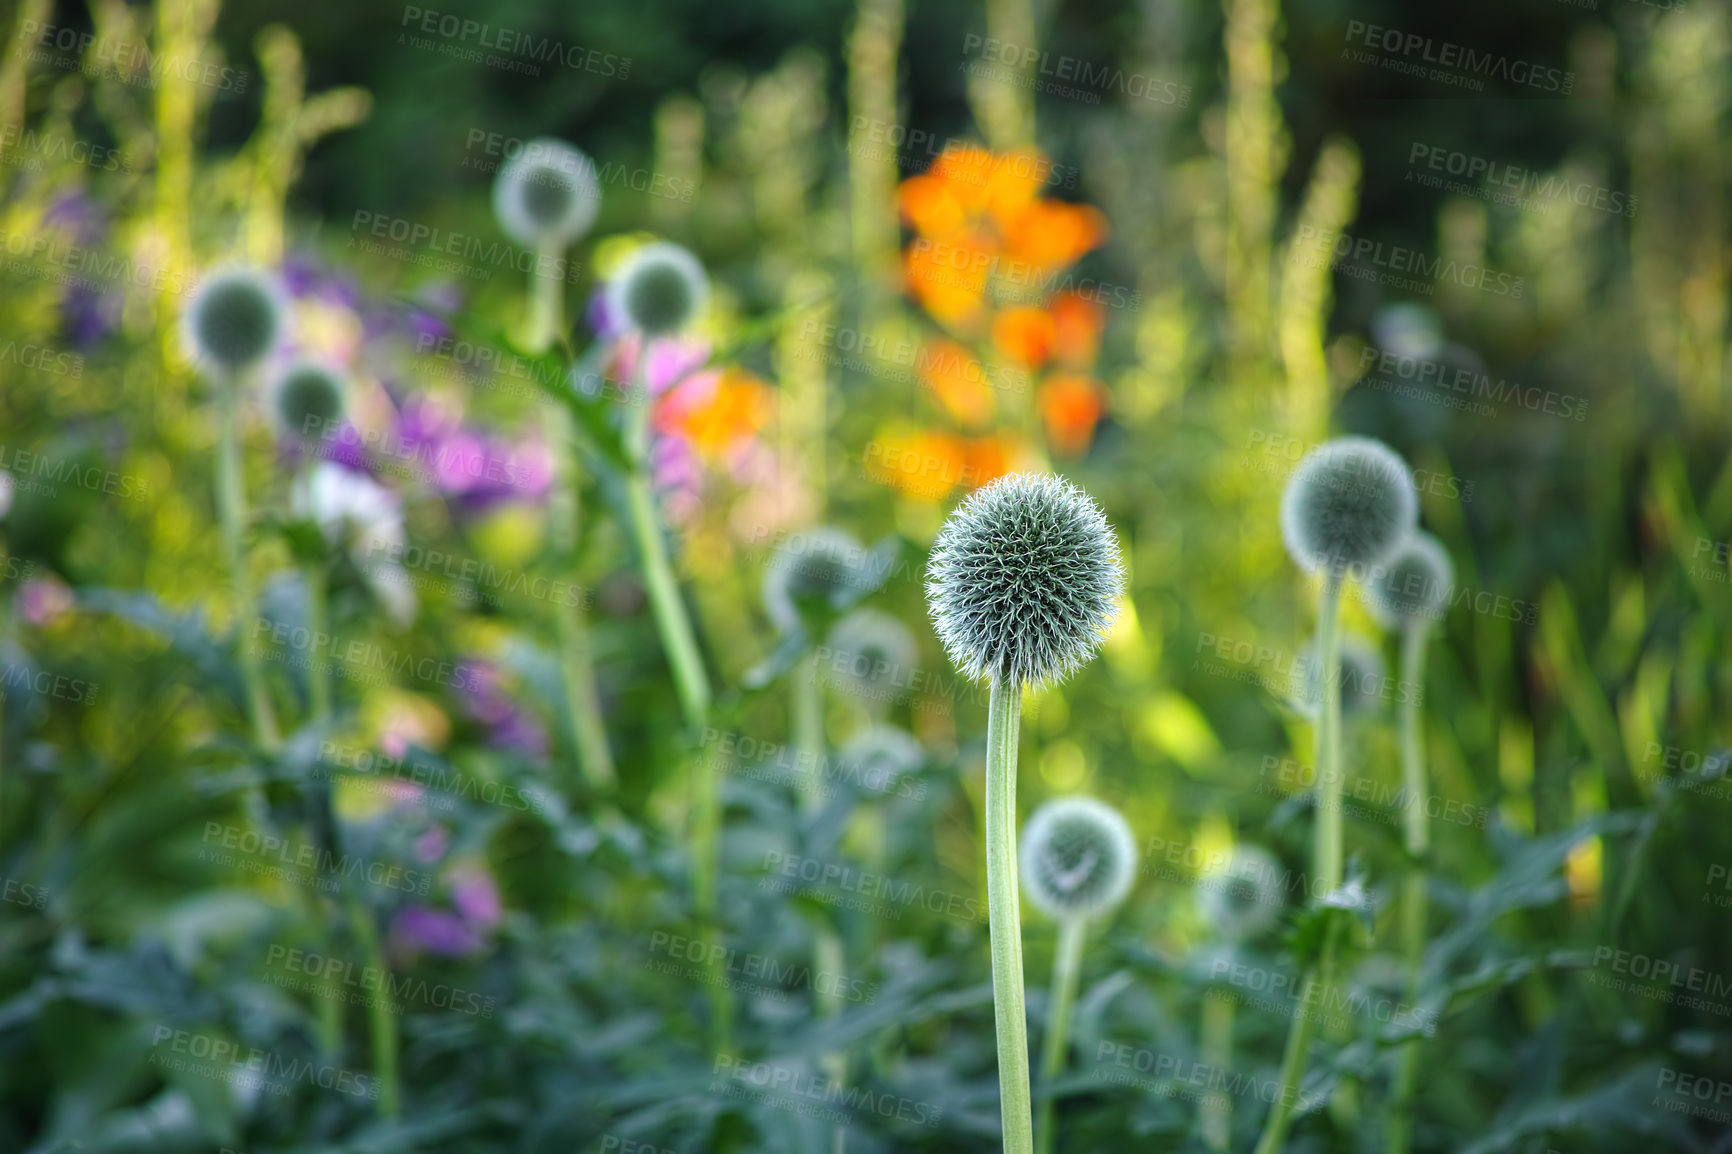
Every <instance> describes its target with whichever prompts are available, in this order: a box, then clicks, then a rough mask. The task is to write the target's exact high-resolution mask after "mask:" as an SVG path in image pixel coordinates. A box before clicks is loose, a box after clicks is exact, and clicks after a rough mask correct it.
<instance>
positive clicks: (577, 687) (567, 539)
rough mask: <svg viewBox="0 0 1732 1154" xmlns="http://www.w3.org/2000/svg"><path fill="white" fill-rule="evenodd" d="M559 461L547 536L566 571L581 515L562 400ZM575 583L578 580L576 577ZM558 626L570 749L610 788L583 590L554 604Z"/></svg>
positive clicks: (555, 412) (556, 431) (595, 781)
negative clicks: (567, 602)
mask: <svg viewBox="0 0 1732 1154" xmlns="http://www.w3.org/2000/svg"><path fill="white" fill-rule="evenodd" d="M546 418H547V427H548V429H549V431H550V433H551V436H552V440H553V443H554V445H555V450H554V451H555V453H556V454H557V460H558V465H557V466H556V473H555V477H554V485H553V492H552V494H551V495H550V497H549V500H548V504H547V518H548V537H549V541H550V544H551V545H552V555H553V564H554V565H555V566H556V567H558V569H559V570H560V571H562V572H563V573H565V574H566V575H567V576H574V575H575V572H576V568H577V525H578V517H579V509H578V496H577V476H576V473H577V470H576V467H575V464H574V462H573V460H572V453H571V417H570V414H569V413H567V412H566V411H565V410H564V409H563V408H561V407H560V406H559V405H556V404H553V403H551V402H549V403H548V404H547V406H546ZM573 587H576V583H575V582H573ZM553 620H554V631H555V635H556V637H557V639H558V642H559V656H560V672H561V679H562V680H563V681H564V683H565V710H566V718H567V721H568V723H569V724H570V726H571V745H572V752H573V753H574V754H575V755H576V757H577V760H578V765H579V766H580V767H581V769H582V771H583V774H584V777H585V778H586V779H587V780H588V782H589V784H590V785H591V787H593V788H597V789H606V788H609V787H611V786H612V785H613V784H614V782H615V781H617V780H618V776H617V774H616V773H615V772H614V766H613V754H612V752H611V751H610V750H609V749H608V745H607V727H606V726H605V725H604V724H603V722H602V717H601V695H600V693H599V692H598V691H597V690H596V680H595V659H594V657H593V656H592V653H591V649H590V643H589V619H588V615H587V614H586V613H585V612H584V607H583V599H582V597H581V596H580V597H579V598H578V602H577V604H575V605H557V604H556V605H555V606H554V607H553Z"/></svg>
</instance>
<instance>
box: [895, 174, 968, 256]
mask: <svg viewBox="0 0 1732 1154" xmlns="http://www.w3.org/2000/svg"><path fill="white" fill-rule="evenodd" d="M959 192H960V190H959V189H958V188H957V186H956V184H955V183H954V182H952V181H949V180H945V179H944V178H943V177H941V176H935V175H933V174H931V173H928V174H926V175H923V176H911V177H909V178H908V179H907V180H905V181H903V182H902V185H901V187H899V188H898V189H897V190H896V204H897V207H898V208H899V209H901V211H902V219H904V220H906V221H907V222H908V224H909V225H910V227H912V228H913V229H914V231H915V232H917V233H919V234H920V235H921V236H923V237H927V238H928V239H934V240H944V239H949V238H951V237H954V236H956V235H958V234H959V233H961V232H962V231H963V230H965V229H966V228H967V227H968V225H969V217H970V212H969V208H970V206H969V205H968V203H966V201H965V199H964V197H963V196H961V195H959Z"/></svg>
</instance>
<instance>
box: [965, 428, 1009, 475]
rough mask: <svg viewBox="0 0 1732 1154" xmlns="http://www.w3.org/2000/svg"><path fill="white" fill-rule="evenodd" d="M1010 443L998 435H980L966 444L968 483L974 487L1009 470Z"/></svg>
mask: <svg viewBox="0 0 1732 1154" xmlns="http://www.w3.org/2000/svg"><path fill="white" fill-rule="evenodd" d="M1011 448H1012V446H1011V444H1010V442H1009V441H1007V440H1005V439H1004V438H1003V437H1000V436H992V437H981V438H979V439H977V440H974V441H970V442H969V444H968V483H969V485H971V486H973V487H974V488H979V487H980V486H982V485H985V484H987V483H988V482H991V481H996V480H998V479H999V478H1000V477H1002V476H1004V475H1005V474H1006V473H1008V472H1010V457H1011Z"/></svg>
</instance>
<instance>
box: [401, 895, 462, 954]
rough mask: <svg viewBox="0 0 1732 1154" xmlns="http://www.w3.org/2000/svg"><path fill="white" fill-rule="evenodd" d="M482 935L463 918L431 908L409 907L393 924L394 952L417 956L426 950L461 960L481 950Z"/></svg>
mask: <svg viewBox="0 0 1732 1154" xmlns="http://www.w3.org/2000/svg"><path fill="white" fill-rule="evenodd" d="M481 945H482V942H481V935H480V934H478V933H476V932H475V931H474V930H473V929H470V928H469V926H468V925H467V924H465V922H464V921H463V919H462V918H460V917H458V916H457V915H456V914H454V913H449V912H447V911H445V910H436V909H432V908H430V907H428V906H407V907H405V908H404V909H402V910H401V911H399V912H398V914H397V917H396V918H395V920H393V921H392V923H391V952H392V953H393V954H394V955H397V956H399V957H411V958H412V957H414V956H415V955H416V954H418V953H420V952H421V951H423V950H425V951H427V952H428V953H432V954H440V955H443V956H444V957H448V958H460V957H463V956H465V955H467V954H472V953H474V952H475V951H477V950H479V949H480V948H481Z"/></svg>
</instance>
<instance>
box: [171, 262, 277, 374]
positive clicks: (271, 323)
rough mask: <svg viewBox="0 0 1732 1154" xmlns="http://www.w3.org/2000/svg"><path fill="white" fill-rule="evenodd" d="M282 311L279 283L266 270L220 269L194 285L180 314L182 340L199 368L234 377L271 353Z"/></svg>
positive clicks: (275, 342)
mask: <svg viewBox="0 0 1732 1154" xmlns="http://www.w3.org/2000/svg"><path fill="white" fill-rule="evenodd" d="M287 311H288V310H287V306H286V305H285V304H284V301H283V293H282V287H281V286H280V285H279V284H278V283H277V280H276V278H275V277H273V276H271V275H270V274H269V273H266V272H263V271H261V270H259V269H253V268H243V267H231V268H227V269H222V270H219V271H217V272H213V273H211V274H210V275H209V276H207V277H205V278H204V280H203V281H201V282H200V283H199V286H198V288H197V289H196V290H194V292H193V294H192V299H191V300H190V301H189V302H188V303H187V306H186V309H185V311H183V312H182V313H181V318H180V321H181V343H182V345H183V346H184V347H185V349H186V353H187V356H188V357H190V358H191V359H192V361H193V363H195V364H196V365H198V366H199V367H200V368H201V369H203V370H204V371H206V372H210V373H217V374H221V375H223V376H226V377H234V376H236V375H238V374H240V373H244V372H246V371H247V370H249V369H252V368H256V367H257V366H258V365H259V364H260V363H262V362H263V361H264V360H265V358H266V357H268V356H270V355H271V353H272V352H273V351H275V349H276V347H277V342H278V341H279V340H280V339H281V338H282V333H283V329H284V327H285V325H286V323H287V322H286V317H287Z"/></svg>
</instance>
